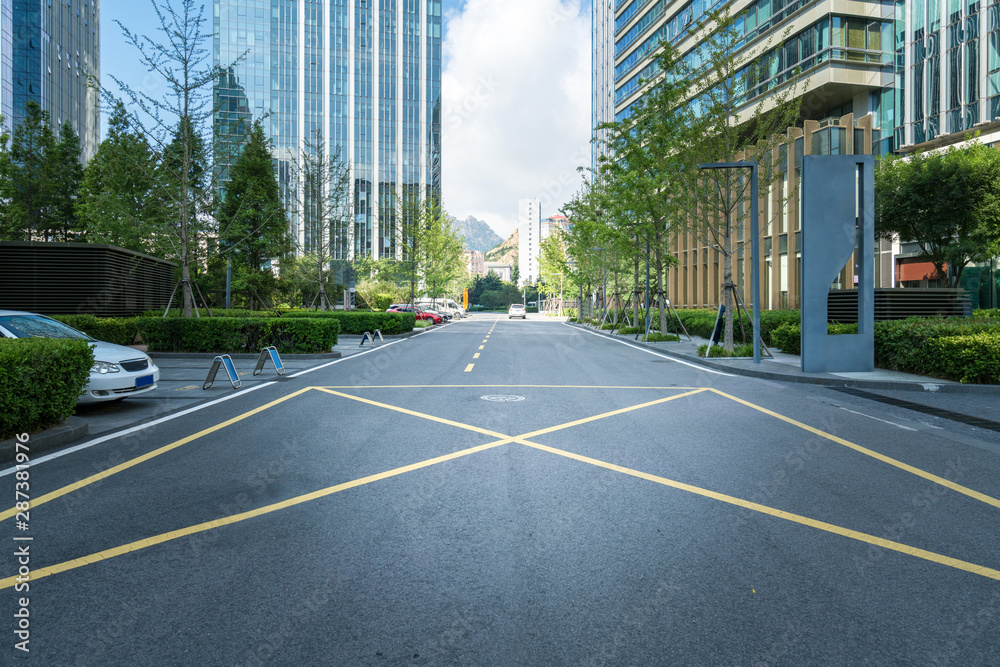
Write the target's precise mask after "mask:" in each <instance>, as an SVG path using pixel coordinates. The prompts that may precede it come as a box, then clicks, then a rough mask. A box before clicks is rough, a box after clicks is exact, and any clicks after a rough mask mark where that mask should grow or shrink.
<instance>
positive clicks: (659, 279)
mask: <svg viewBox="0 0 1000 667" xmlns="http://www.w3.org/2000/svg"><path fill="white" fill-rule="evenodd" d="M662 227H663V226H662V225H657V231H656V239H655V241H656V249H655V250H654V255H655V257H656V302H657V304H658V307H659V311H660V333H661V334H664V333H666V332H667V304H666V301H664V296H663V235H664V233H665V232H663V231H660V230H661V229H662Z"/></svg>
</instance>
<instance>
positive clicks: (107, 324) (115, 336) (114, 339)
mask: <svg viewBox="0 0 1000 667" xmlns="http://www.w3.org/2000/svg"><path fill="white" fill-rule="evenodd" d="M51 317H52V319H54V320H59V321H60V322H62V323H63V324H66V325H69V326H71V327H73V328H74V329H77V330H78V331H82V332H83V333H85V334H87V335H88V336H90V337H91V338H96V339H97V340H103V341H104V342H106V343H114V344H115V345H132V344H133V343H135V337H136V335H137V334H138V333H139V327H138V326H137V325H136V318H134V317H97V316H95V315H52V316H51Z"/></svg>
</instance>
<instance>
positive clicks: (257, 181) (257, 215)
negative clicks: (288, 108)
mask: <svg viewBox="0 0 1000 667" xmlns="http://www.w3.org/2000/svg"><path fill="white" fill-rule="evenodd" d="M229 175H230V180H229V182H228V183H226V185H225V189H224V190H223V195H222V201H221V202H220V204H219V208H218V222H219V243H220V246H221V247H222V248H223V249H224V251H226V252H228V253H229V254H230V255H231V256H232V259H233V261H234V262H238V263H241V264H245V265H247V266H249V267H250V268H251V269H253V270H256V271H260V270H264V269H265V268H266V265H267V264H268V262H269V261H270V260H272V259H277V258H281V257H284V256H286V255H288V254H289V253H290V252H291V239H290V237H289V234H288V221H287V219H286V218H285V206H284V204H283V203H282V201H281V190H280V188H279V187H278V181H277V179H276V178H275V175H274V166H273V164H272V161H271V142H270V141H269V140H268V139H267V137H266V136H265V135H264V128H262V127H261V125H260V123H254V124H253V127H252V128H251V129H250V135H249V137H248V139H247V141H246V142H245V143H244V144H243V150H242V152H241V153H240V155H239V157H238V158H236V162H235V163H234V164H233V166H232V168H231V169H230V174H229Z"/></svg>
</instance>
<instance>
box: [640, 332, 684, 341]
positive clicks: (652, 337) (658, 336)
mask: <svg viewBox="0 0 1000 667" xmlns="http://www.w3.org/2000/svg"><path fill="white" fill-rule="evenodd" d="M680 339H681V337H680V336H675V335H674V334H662V333H660V332H658V331H650V332H649V334H648V335H646V336H643V338H642V340H644V341H645V342H647V343H675V342H677V341H679V340H680Z"/></svg>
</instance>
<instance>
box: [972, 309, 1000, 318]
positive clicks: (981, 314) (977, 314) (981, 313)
mask: <svg viewBox="0 0 1000 667" xmlns="http://www.w3.org/2000/svg"><path fill="white" fill-rule="evenodd" d="M972 317H973V319H983V318H990V317H992V318H997V319H1000V308H979V309H976V310H974V311H972Z"/></svg>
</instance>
